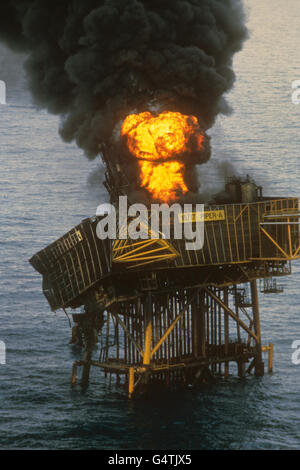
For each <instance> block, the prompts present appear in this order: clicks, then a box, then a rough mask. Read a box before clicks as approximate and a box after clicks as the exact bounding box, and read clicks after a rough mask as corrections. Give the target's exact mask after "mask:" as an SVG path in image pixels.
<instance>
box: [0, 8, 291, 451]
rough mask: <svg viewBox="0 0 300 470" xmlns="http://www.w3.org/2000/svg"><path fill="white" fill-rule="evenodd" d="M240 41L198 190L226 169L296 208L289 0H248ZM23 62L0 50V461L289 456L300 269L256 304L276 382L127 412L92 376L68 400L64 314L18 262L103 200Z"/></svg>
mask: <svg viewBox="0 0 300 470" xmlns="http://www.w3.org/2000/svg"><path fill="white" fill-rule="evenodd" d="M246 5H247V15H248V26H249V31H250V39H249V40H248V41H247V42H246V43H245V46H244V49H243V51H242V52H241V53H239V54H238V55H237V56H236V57H235V60H234V69H235V71H236V75H237V81H236V85H235V88H234V89H233V91H232V92H231V93H230V94H229V95H228V96H227V99H228V101H229V103H230V105H231V107H232V109H233V110H234V112H233V113H232V115H230V116H226V117H225V116H222V117H220V118H219V119H218V121H217V123H216V125H215V127H214V128H213V129H212V130H211V132H210V133H211V135H212V142H213V156H212V160H211V162H210V163H209V164H207V165H205V166H203V168H201V169H200V170H199V174H200V179H201V181H202V182H203V186H202V188H203V190H207V189H212V188H214V187H217V186H219V187H221V185H222V184H223V180H222V172H223V171H224V168H226V167H227V166H229V165H233V167H234V168H235V170H236V171H238V172H240V173H241V174H246V173H248V174H250V176H252V177H254V178H255V179H256V182H257V183H258V184H262V185H263V186H264V190H265V191H264V192H265V195H268V196H300V182H299V176H300V171H299V154H300V152H299V150H300V149H299V147H300V135H299V125H300V105H299V106H296V105H295V104H293V103H292V101H291V95H292V88H291V84H292V81H293V80H297V79H298V80H300V52H299V51H300V49H299V34H300V9H299V5H298V1H297V0H285V1H284V2H283V1H282V0H264V1H261V0H247V1H246ZM22 60H23V57H21V56H20V57H18V56H11V54H10V53H8V52H7V51H5V49H3V48H2V47H1V48H0V67H1V68H0V79H2V80H5V81H6V83H7V89H8V90H7V105H6V106H4V105H2V106H1V105H0V341H4V342H5V344H6V348H7V351H6V353H7V357H6V365H0V408H1V412H0V449H111V450H117V449H174V450H175V449H186V450H190V449H299V448H300V365H298V366H297V365H294V364H293V363H292V361H291V356H292V352H293V350H292V348H291V345H292V342H293V341H295V340H300V315H299V313H300V307H299V304H300V291H299V286H300V262H298V263H295V265H294V271H293V276H292V277H288V278H284V279H283V280H282V281H280V283H281V284H283V285H284V287H285V290H284V293H283V294H280V295H266V296H264V295H263V294H261V295H260V304H261V318H262V335H263V343H264V344H267V343H269V342H273V343H274V344H275V357H274V361H275V362H274V373H273V374H272V375H265V376H264V377H263V378H259V379H258V378H254V377H253V378H252V377H250V378H247V379H246V380H241V379H238V378H236V377H235V376H231V377H230V378H229V379H228V380H227V381H223V380H220V381H219V383H217V384H215V385H212V386H209V387H207V388H204V389H201V390H199V389H198V390H196V389H188V390H183V391H177V392H174V393H172V394H171V395H168V394H166V395H163V396H153V397H152V398H148V399H147V400H145V399H138V400H134V401H129V400H128V399H127V394H126V391H125V390H122V389H116V388H115V387H114V386H113V387H112V388H111V389H109V384H108V382H107V381H106V380H105V379H104V377H103V375H102V373H101V372H100V371H92V374H91V383H90V387H89V388H88V390H87V391H86V392H82V391H81V389H80V388H75V389H71V387H70V378H71V367H72V362H73V361H74V360H75V359H78V358H79V356H80V354H79V352H78V351H76V350H74V349H73V348H72V347H71V346H70V345H69V344H68V342H69V339H70V333H71V332H70V328H69V324H68V320H67V318H66V316H65V315H64V314H63V313H59V312H58V313H57V314H56V315H55V314H54V313H52V312H51V311H50V308H49V306H48V304H47V301H46V299H45V298H44V297H43V294H42V290H41V277H40V275H39V274H38V273H36V272H35V271H34V270H33V269H32V268H31V266H30V265H29V263H28V259H29V258H30V257H31V256H32V255H33V254H34V253H36V252H37V251H38V250H40V249H41V248H43V247H45V246H46V245H48V244H49V243H51V242H52V241H54V240H55V239H56V238H58V237H59V236H61V235H62V234H64V233H65V232H66V231H68V230H69V229H70V228H72V227H73V226H74V225H76V224H77V223H78V222H80V221H81V220H82V219H83V218H86V217H89V216H91V215H93V214H94V213H95V210H96V207H97V205H98V204H100V203H101V202H103V201H105V200H106V198H107V196H106V194H105V191H104V189H103V187H102V179H103V176H102V167H101V163H100V160H99V161H97V160H94V161H92V162H89V161H88V160H87V159H86V158H85V157H84V155H83V154H82V152H81V151H80V150H78V148H76V146H75V145H69V144H65V143H63V142H62V141H61V139H60V137H59V135H58V132H57V129H58V125H59V121H58V118H57V117H54V116H51V115H49V114H47V113H46V112H45V111H40V110H38V109H36V107H35V106H34V105H32V103H31V101H30V96H29V93H28V92H27V91H26V81H25V80H24V78H23V76H22V72H21V66H20V63H21V62H22Z"/></svg>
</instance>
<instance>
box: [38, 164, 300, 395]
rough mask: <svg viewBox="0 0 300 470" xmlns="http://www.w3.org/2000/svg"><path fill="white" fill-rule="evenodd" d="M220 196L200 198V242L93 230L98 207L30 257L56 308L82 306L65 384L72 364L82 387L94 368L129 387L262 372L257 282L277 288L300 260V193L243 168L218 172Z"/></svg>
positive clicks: (118, 186) (110, 179) (111, 178)
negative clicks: (263, 182) (260, 180)
mask: <svg viewBox="0 0 300 470" xmlns="http://www.w3.org/2000/svg"><path fill="white" fill-rule="evenodd" d="M107 168H108V171H107V175H106V187H107V188H108V190H109V192H110V195H111V201H112V202H113V203H116V201H117V198H118V196H120V195H122V194H123V195H124V194H125V193H126V181H125V182H124V180H123V181H122V176H121V175H120V171H119V169H118V166H117V165H115V166H113V167H110V165H109V164H108V165H107ZM124 188H125V189H124ZM222 197H223V201H222V199H219V200H218V201H214V202H212V203H209V204H205V205H204V215H202V217H203V220H204V245H203V247H202V248H201V249H199V250H193V251H190V250H187V249H186V245H185V242H186V240H185V239H184V238H183V239H175V238H170V239H166V238H157V239H151V238H150V239H147V240H146V239H144V240H133V239H131V238H130V237H127V238H125V239H124V238H122V239H115V240H109V239H107V240H100V239H99V238H98V236H97V224H98V222H99V220H101V218H100V217H98V216H95V217H92V218H89V219H85V220H83V221H82V222H81V223H80V224H79V225H78V226H76V227H75V228H73V229H72V230H71V231H69V232H68V233H67V234H65V235H64V236H63V237H61V238H60V239H59V240H57V241H56V242H54V243H52V244H51V245H50V246H48V247H47V248H45V249H43V250H41V251H40V252H39V253H37V254H36V255H35V256H33V257H32V258H31V260H30V263H31V264H32V266H33V267H34V268H35V269H36V270H37V271H38V272H39V273H40V274H41V275H42V276H43V291H44V294H45V296H46V298H47V300H48V302H49V304H50V307H51V309H52V310H53V311H55V310H58V309H65V310H66V309H78V308H79V307H81V306H84V310H83V312H82V313H75V314H74V315H73V318H74V321H75V322H76V327H77V328H79V330H80V331H81V333H82V335H83V342H82V344H83V346H84V356H83V358H82V360H81V361H77V362H75V363H74V366H73V373H72V383H73V384H75V383H76V378H77V374H78V370H79V368H81V367H82V384H83V385H86V384H87V382H88V379H89V373H90V368H91V367H98V368H101V369H102V370H103V371H104V372H105V374H106V375H109V376H110V378H111V377H115V379H116V382H117V383H119V384H125V385H126V386H127V387H128V393H129V396H133V394H135V393H138V392H139V391H142V390H145V388H147V386H148V385H149V384H151V383H158V382H159V383H163V384H165V385H169V384H174V383H185V384H195V383H198V382H201V381H205V380H207V379H208V378H209V377H211V376H213V375H214V374H222V375H224V376H225V377H226V376H227V375H228V373H229V366H230V363H232V362H234V363H235V364H237V371H238V374H239V375H240V376H243V375H244V374H246V373H252V372H253V373H255V374H256V375H263V374H264V363H263V351H268V352H269V358H268V369H269V371H271V370H272V354H273V345H272V344H269V345H268V346H263V345H262V341H261V328H260V312H259V294H258V288H257V281H258V280H260V283H262V282H263V287H262V288H261V289H260V291H261V292H266V291H267V290H268V286H269V290H270V289H271V288H272V289H271V291H272V292H273V293H275V292H280V291H281V290H282V289H281V288H280V287H278V286H277V284H276V278H280V277H283V276H287V275H290V274H291V272H292V271H291V263H292V261H293V260H296V259H298V258H300V233H299V217H300V210H299V200H298V199H297V198H293V197H291V198H289V197H286V198H284V197H278V198H277V197H263V195H262V188H260V187H257V186H256V185H255V183H254V182H253V181H252V180H251V179H250V178H248V177H247V178H246V179H241V178H232V179H231V180H230V181H227V183H226V187H225V191H224V193H223V196H222ZM169 223H170V224H171V225H172V224H173V223H174V220H172V218H171V219H170V222H169ZM270 286H271V287H270ZM274 286H275V287H276V289H275V287H274ZM274 289H275V290H274ZM76 312H77V310H76ZM97 341H98V348H96V347H95V344H96V343H97Z"/></svg>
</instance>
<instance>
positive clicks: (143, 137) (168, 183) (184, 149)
mask: <svg viewBox="0 0 300 470" xmlns="http://www.w3.org/2000/svg"><path fill="white" fill-rule="evenodd" d="M121 135H122V136H126V140H127V146H128V149H129V151H130V153H131V154H132V155H134V156H135V157H136V158H137V159H138V165H139V168H140V179H141V186H142V187H144V188H146V189H147V190H148V191H149V192H150V194H151V195H152V198H154V199H158V200H160V201H162V202H170V201H175V200H176V199H178V197H179V195H180V194H186V193H187V192H188V188H187V186H186V184H185V182H184V177H183V174H184V163H183V158H184V157H186V155H187V154H189V153H191V152H193V151H200V150H201V148H202V145H203V141H204V135H203V133H202V132H201V131H200V128H199V124H198V120H197V118H196V117H195V116H185V115H183V114H181V113H176V112H164V113H161V114H159V115H158V116H154V115H153V114H151V113H149V112H144V113H140V114H130V115H129V116H127V117H126V119H125V121H124V122H123V125H122V130H121ZM192 137H193V139H192Z"/></svg>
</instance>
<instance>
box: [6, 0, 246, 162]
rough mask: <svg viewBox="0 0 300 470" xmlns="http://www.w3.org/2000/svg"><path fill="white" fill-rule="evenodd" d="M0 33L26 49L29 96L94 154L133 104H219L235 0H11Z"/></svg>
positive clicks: (237, 16) (232, 40)
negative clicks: (57, 118)
mask: <svg viewBox="0 0 300 470" xmlns="http://www.w3.org/2000/svg"><path fill="white" fill-rule="evenodd" d="M4 5H5V6H3V5H1V15H0V39H1V40H2V41H4V42H6V43H7V44H8V45H9V46H10V47H11V48H13V49H15V50H23V51H27V52H28V53H29V55H28V59H27V62H26V70H27V73H28V76H29V83H30V88H31V91H32V94H33V97H34V99H35V101H36V103H37V104H39V105H40V106H42V107H45V108H47V109H48V110H49V111H50V112H52V113H57V114H60V115H61V116H62V126H61V135H62V137H63V138H64V140H66V141H72V140H75V141H76V142H77V144H78V145H79V147H81V148H83V149H84V151H85V153H86V155H87V156H88V157H90V158H94V157H95V156H96V155H97V154H98V153H99V144H100V143H102V142H105V141H108V140H109V139H110V138H111V135H112V132H113V129H114V127H115V125H116V124H117V123H118V122H120V120H122V119H124V117H125V116H126V115H127V114H128V113H129V112H132V111H133V110H135V111H137V112H140V111H145V110H147V109H155V107H157V109H158V110H159V111H162V110H169V111H174V110H175V111H180V112H182V113H185V114H193V115H196V116H197V117H198V119H199V122H200V124H201V125H202V127H203V128H204V129H208V128H209V127H211V126H212V124H213V123H214V120H215V118H216V116H217V114H218V113H219V112H226V104H225V101H224V99H223V98H222V97H223V95H224V93H225V92H227V91H228V90H229V89H230V88H231V87H232V85H233V83H234V73H233V71H232V57H233V54H234V53H235V52H237V51H238V50H240V49H241V46H242V43H243V40H244V39H245V37H246V28H245V25H244V15H243V9H242V5H241V0H103V1H100V0H84V1H83V0H10V1H6V2H5V3H4Z"/></svg>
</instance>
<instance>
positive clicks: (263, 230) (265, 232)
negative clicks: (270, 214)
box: [260, 226, 289, 259]
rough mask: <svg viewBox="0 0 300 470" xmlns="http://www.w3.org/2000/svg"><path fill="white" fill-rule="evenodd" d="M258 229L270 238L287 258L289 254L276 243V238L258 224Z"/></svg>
mask: <svg viewBox="0 0 300 470" xmlns="http://www.w3.org/2000/svg"><path fill="white" fill-rule="evenodd" d="M260 230H261V231H262V232H263V233H264V234H265V235H266V236H267V237H268V238H269V239H270V240H271V242H272V243H274V245H275V246H276V247H277V248H278V250H279V251H281V253H282V254H283V255H284V256H285V258H287V259H288V258H289V255H288V254H287V253H286V252H285V251H284V250H283V249H282V248H281V246H279V245H278V243H277V242H276V240H274V238H273V237H272V236H271V235H270V234H269V233H268V232H267V231H266V230H265V229H264V228H263V227H262V226H260Z"/></svg>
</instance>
